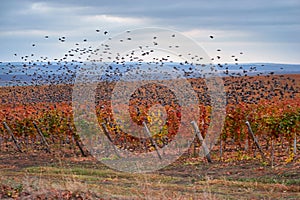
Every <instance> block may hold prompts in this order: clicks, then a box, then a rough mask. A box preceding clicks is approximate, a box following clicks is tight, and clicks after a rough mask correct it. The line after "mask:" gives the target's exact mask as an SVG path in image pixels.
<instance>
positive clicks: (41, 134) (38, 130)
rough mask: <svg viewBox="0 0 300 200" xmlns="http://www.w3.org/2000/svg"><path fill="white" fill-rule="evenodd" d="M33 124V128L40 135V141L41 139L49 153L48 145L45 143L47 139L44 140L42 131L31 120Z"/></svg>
mask: <svg viewBox="0 0 300 200" xmlns="http://www.w3.org/2000/svg"><path fill="white" fill-rule="evenodd" d="M33 125H34V127H35V129H36V130H37V132H38V133H39V135H40V136H41V138H42V141H43V143H44V145H45V146H46V151H47V152H48V153H50V148H49V145H48V143H47V141H46V139H45V137H44V135H43V133H42V131H41V130H40V129H39V127H38V126H37V124H36V123H35V122H33Z"/></svg>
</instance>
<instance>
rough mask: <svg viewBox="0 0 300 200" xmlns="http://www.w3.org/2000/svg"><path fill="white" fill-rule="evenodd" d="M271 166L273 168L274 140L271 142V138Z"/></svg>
mask: <svg viewBox="0 0 300 200" xmlns="http://www.w3.org/2000/svg"><path fill="white" fill-rule="evenodd" d="M271 148H272V149H271V167H272V168H273V167H274V142H273V139H272V143H271Z"/></svg>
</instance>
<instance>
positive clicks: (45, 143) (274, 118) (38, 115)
mask: <svg viewBox="0 0 300 200" xmlns="http://www.w3.org/2000/svg"><path fill="white" fill-rule="evenodd" d="M287 76H288V75H287ZM274 80H275V81H277V85H278V88H271V89H270V88H268V87H269V85H271V84H268V83H270V81H274ZM189 81H190V82H191V85H192V86H193V89H194V90H195V91H196V92H197V94H198V97H199V99H200V101H199V105H198V106H199V110H200V113H199V115H200V118H199V119H198V121H197V123H198V128H199V130H200V132H201V134H203V136H205V135H206V133H207V129H208V127H209V123H210V112H211V109H212V108H211V105H210V103H209V101H208V100H207V95H206V94H205V86H203V80H196V79H190V80H189ZM259 84H260V85H263V84H264V85H265V87H257V86H258V85H259ZM291 85H292V86H293V87H294V88H293V90H289V88H290V87H291ZM283 86H285V87H286V88H284V89H282V88H280V87H283ZM299 86H300V78H298V79H296V82H295V79H289V78H287V77H279V76H270V77H256V79H255V80H251V77H239V78H232V79H225V90H226V94H227V106H226V118H225V122H224V127H223V129H222V133H220V136H219V138H218V140H217V144H216V145H215V146H214V147H213V148H212V149H211V152H210V156H211V158H212V163H219V164H220V163H223V164H225V165H226V163H232V162H239V161H241V162H244V161H249V162H250V163H251V162H254V163H256V162H257V161H258V162H259V163H260V164H261V166H270V167H274V166H285V165H288V164H290V163H292V164H293V165H295V166H298V167H299V151H300V141H299V140H300V93H299V91H300V87H299ZM113 88H114V83H107V82H104V83H102V84H100V85H99V86H98V88H97V90H98V93H99V94H102V95H99V96H97V97H96V98H95V99H96V100H95V101H96V104H97V106H96V112H97V117H98V122H99V124H105V125H106V127H107V132H108V135H109V137H110V138H111V140H112V142H113V143H114V145H115V146H116V147H117V148H122V149H125V150H127V151H132V152H151V151H154V150H155V148H154V146H153V142H152V140H151V139H153V140H154V141H155V143H156V144H157V147H158V148H162V147H164V146H165V145H168V143H170V142H172V140H173V138H174V136H175V135H176V134H177V131H178V126H179V122H180V120H181V117H183V116H181V113H180V110H181V109H182V108H181V107H180V105H179V104H178V102H177V101H176V98H175V97H174V95H172V93H170V92H168V90H167V89H166V88H164V87H159V86H158V85H155V84H153V85H150V86H147V87H145V88H140V89H139V90H138V91H136V93H135V94H134V95H133V98H132V99H131V100H130V107H129V111H130V115H131V118H132V120H133V121H134V122H135V123H136V124H138V125H142V124H143V122H147V124H149V127H150V128H151V124H153V123H158V124H161V125H162V128H161V129H160V132H159V133H158V134H155V135H153V136H152V138H147V139H146V140H145V139H144V140H140V139H139V138H136V137H134V136H132V135H128V134H126V133H125V132H123V131H122V129H121V128H120V127H119V126H118V125H117V123H116V119H115V118H114V116H113V113H112V109H111V107H110V105H111V99H110V96H111V94H112V92H113ZM103 91H104V92H103ZM270 91H271V92H270ZM282 91H284V92H282ZM71 92H72V85H56V86H55V85H49V86H36V87H30V86H24V87H17V86H16V87H11V88H1V92H0V94H1V99H2V104H1V106H0V121H1V124H0V153H1V155H7V154H13V153H17V152H19V154H21V155H26V154H28V155H31V154H32V153H38V154H39V155H42V156H43V155H48V156H49V155H53V156H54V157H55V158H69V157H77V158H84V157H87V158H89V157H91V156H90V154H89V152H88V151H87V149H86V148H85V145H84V144H83V143H82V141H81V140H80V137H79V135H78V134H77V133H76V127H75V125H74V119H73V112H72V102H71V96H72V94H71ZM232 94H234V95H232ZM162 95H163V96H162ZM156 104H160V105H162V106H163V109H164V110H165V111H166V116H164V118H165V123H163V120H161V118H162V115H161V113H153V112H150V110H151V107H152V106H153V105H156ZM123 120H124V122H125V123H126V120H127V119H123ZM155 128H156V127H155V126H153V128H152V129H151V131H152V130H154V129H155ZM251 132H252V133H253V135H251V134H250V133H251ZM201 148H202V147H201V142H200V140H199V139H198V138H197V137H195V139H194V142H193V144H191V147H190V149H189V150H188V151H187V152H185V153H184V154H183V156H182V157H181V158H180V159H179V160H178V161H177V162H179V163H182V162H184V163H190V162H194V161H195V160H194V159H196V161H197V162H199V163H202V164H204V163H206V160H205V159H204V158H202V157H199V155H198V152H199V150H200V149H201ZM50 157H51V156H50ZM104 159H105V158H104ZM108 159H109V158H108ZM295 181H296V182H297V180H295ZM298 181H299V177H298Z"/></svg>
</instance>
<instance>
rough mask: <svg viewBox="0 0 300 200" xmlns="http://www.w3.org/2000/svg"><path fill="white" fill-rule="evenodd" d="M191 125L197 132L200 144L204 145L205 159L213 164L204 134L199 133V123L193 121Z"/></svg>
mask: <svg viewBox="0 0 300 200" xmlns="http://www.w3.org/2000/svg"><path fill="white" fill-rule="evenodd" d="M191 124H192V126H193V128H194V131H195V132H196V135H197V137H198V138H199V140H200V142H201V143H202V148H203V151H204V154H205V157H206V159H207V161H208V162H209V163H211V162H212V161H211V158H210V154H209V149H208V148H207V145H206V143H205V141H204V139H203V137H202V134H201V133H200V131H199V128H198V125H197V123H196V122H195V121H192V122H191Z"/></svg>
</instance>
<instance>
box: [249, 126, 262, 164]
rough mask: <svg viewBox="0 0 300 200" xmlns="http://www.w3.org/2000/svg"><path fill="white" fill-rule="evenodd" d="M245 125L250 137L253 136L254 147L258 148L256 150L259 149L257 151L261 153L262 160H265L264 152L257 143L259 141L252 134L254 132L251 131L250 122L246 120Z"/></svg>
mask: <svg viewBox="0 0 300 200" xmlns="http://www.w3.org/2000/svg"><path fill="white" fill-rule="evenodd" d="M246 125H247V127H248V131H249V133H250V134H251V136H252V138H253V141H254V143H255V145H256V147H257V148H258V150H259V152H260V154H261V157H262V159H263V161H266V157H265V154H264V152H263V151H262V149H261V147H260V145H259V143H258V141H257V139H256V137H255V135H254V133H253V131H252V129H251V126H250V123H249V122H248V121H246Z"/></svg>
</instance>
